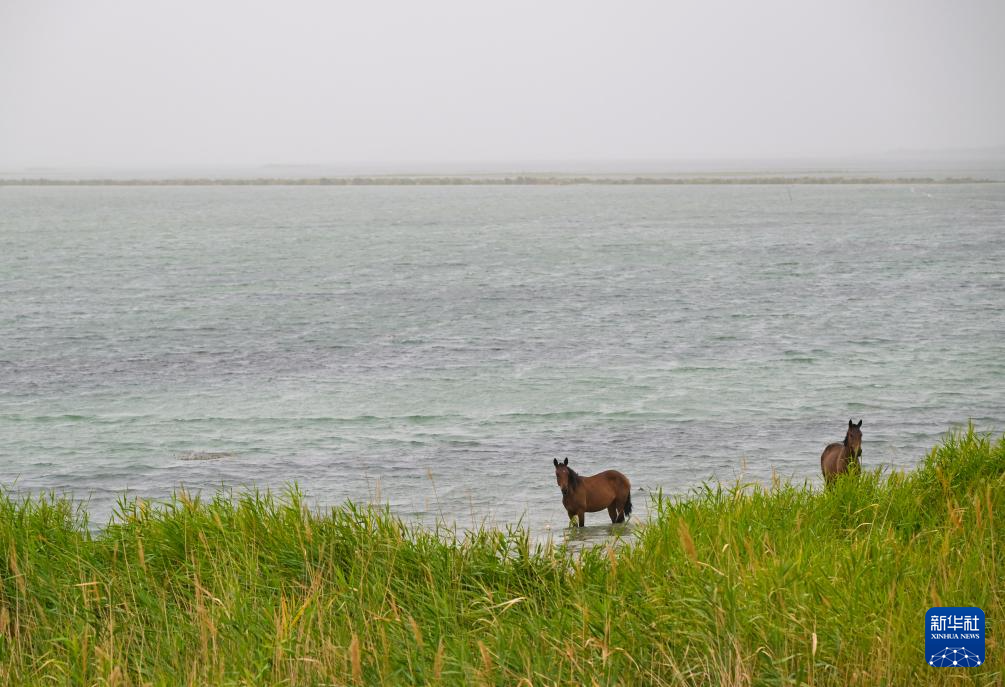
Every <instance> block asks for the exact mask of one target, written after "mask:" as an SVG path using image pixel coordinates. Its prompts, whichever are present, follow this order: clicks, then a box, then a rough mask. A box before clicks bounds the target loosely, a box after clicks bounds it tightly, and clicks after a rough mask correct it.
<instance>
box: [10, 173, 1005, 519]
mask: <svg viewBox="0 0 1005 687" xmlns="http://www.w3.org/2000/svg"><path fill="white" fill-rule="evenodd" d="M849 418H855V420H856V421H857V420H858V419H860V418H862V419H864V422H863V434H864V444H863V448H864V454H863V463H864V465H865V466H866V467H875V466H880V465H883V466H892V467H896V468H910V467H911V466H913V465H914V464H916V463H917V462H918V460H919V459H921V458H922V457H923V456H924V454H925V453H926V452H927V450H928V449H929V448H930V447H931V446H932V445H933V444H934V443H935V442H937V441H938V440H939V437H940V436H941V435H942V434H943V433H944V432H945V431H946V430H947V429H949V428H950V427H952V426H958V425H961V424H966V423H967V422H968V421H969V420H971V419H972V420H973V422H974V423H975V424H976V426H977V427H978V428H979V429H982V430H989V431H995V432H1001V431H1005V185H1002V184H987V185H959V186H956V185H932V186H919V187H916V188H912V187H910V186H906V185H890V186H791V187H785V186H743V187H741V186H736V187H734V186H679V187H641V186H638V187H636V186H626V187H611V186H576V187H424V188H409V187H366V188H326V187H299V188H298V187H265V188H250V187H238V188H229V187H219V188H210V187H206V188H199V187H189V188H110V187H92V188H0V484H2V485H3V486H5V487H7V488H13V489H15V490H27V491H38V490H43V489H54V490H57V491H70V492H72V494H73V495H75V496H76V497H78V498H81V499H89V501H90V507H91V510H92V512H93V513H94V514H95V515H96V519H97V521H98V524H101V522H103V521H104V519H105V518H107V516H108V514H109V513H110V511H111V508H112V507H113V505H114V503H115V500H116V498H117V497H118V496H119V495H120V494H122V493H123V492H126V491H128V492H129V493H131V494H135V495H142V496H147V497H164V496H166V495H168V494H169V493H170V492H171V491H172V490H173V489H175V488H177V487H179V486H181V485H184V486H185V487H186V488H188V489H192V490H198V489H201V490H203V491H204V493H205V492H206V490H209V491H214V490H215V489H216V488H218V487H220V486H221V485H223V486H226V487H233V488H241V487H246V486H249V485H257V486H259V487H262V488H266V487H269V488H273V489H282V487H283V485H285V484H287V483H290V482H293V481H295V482H298V483H299V484H300V485H301V487H302V488H303V489H304V490H305V491H306V492H307V493H308V494H309V495H310V497H312V499H313V500H314V502H316V503H318V504H321V505H329V504H334V503H339V502H341V501H343V500H344V499H352V500H356V501H372V500H376V501H378V502H387V503H389V504H390V505H391V507H392V508H393V509H394V511H395V512H397V513H399V514H401V515H402V516H404V517H406V518H409V519H418V520H422V521H425V522H430V521H432V520H434V519H436V518H438V517H441V516H442V517H444V518H446V519H447V520H455V521H456V522H457V523H458V524H459V525H461V526H470V525H472V524H477V523H481V522H488V523H492V524H510V523H515V522H517V521H518V520H521V519H522V522H523V523H524V524H526V525H529V526H530V527H531V528H532V529H533V531H534V532H535V533H536V535H538V536H540V535H541V533H546V532H548V531H549V528H561V527H563V526H564V525H565V523H566V518H565V514H564V511H563V509H562V507H561V503H560V494H559V491H558V488H557V487H556V485H555V481H554V471H553V468H552V459H553V458H559V459H562V458H564V457H568V458H569V460H570V463H571V464H572V466H573V467H574V468H576V469H577V470H579V471H580V472H582V473H586V474H592V473H593V472H597V471H599V470H602V469H606V468H617V469H619V470H621V471H623V472H625V473H626V474H627V475H628V476H629V477H630V478H631V480H632V483H633V488H634V489H635V492H634V502H635V505H636V510H637V512H638V513H639V514H641V515H643V516H644V514H645V510H646V509H645V503H646V490H656V489H659V488H662V489H663V490H664V491H666V492H680V491H683V490H686V489H687V488H689V487H691V486H694V485H696V484H698V483H700V481H701V480H703V479H708V478H718V479H722V480H725V481H732V480H734V479H735V478H736V477H737V476H738V475H739V474H740V472H741V470H743V474H744V475H745V478H747V479H751V480H760V481H767V480H770V479H771V475H772V471H775V472H776V473H778V474H779V475H780V476H782V477H787V478H791V479H794V480H796V481H798V482H801V481H803V480H810V481H811V482H813V483H817V484H818V483H819V482H820V476H819V456H820V452H821V450H822V449H823V447H824V445H825V444H827V443H828V442H831V441H839V440H840V439H841V438H842V437H843V434H844V429H845V427H846V426H847V423H848V419H849ZM205 453H218V454H226V455H223V456H205V455H201V454H205ZM193 457H199V458H205V457H208V458H211V459H209V460H188V458H193ZM744 466H745V467H744ZM640 488H641V489H642V491H639V489H640ZM606 517H607V516H606V514H605V513H599V514H596V515H593V516H587V523H588V524H593V525H600V524H601V523H603V522H604V520H605V519H606Z"/></svg>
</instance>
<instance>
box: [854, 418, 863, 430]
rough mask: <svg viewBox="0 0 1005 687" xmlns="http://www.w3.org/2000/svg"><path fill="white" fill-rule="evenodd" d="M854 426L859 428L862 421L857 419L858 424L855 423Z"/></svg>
mask: <svg viewBox="0 0 1005 687" xmlns="http://www.w3.org/2000/svg"><path fill="white" fill-rule="evenodd" d="M855 426H856V427H859V428H861V427H862V421H861V420H859V421H858V424H857V425H855Z"/></svg>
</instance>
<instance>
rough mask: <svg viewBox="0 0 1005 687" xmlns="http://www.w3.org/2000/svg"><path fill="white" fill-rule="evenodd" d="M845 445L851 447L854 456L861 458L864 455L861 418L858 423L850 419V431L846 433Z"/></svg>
mask: <svg viewBox="0 0 1005 687" xmlns="http://www.w3.org/2000/svg"><path fill="white" fill-rule="evenodd" d="M844 445H845V446H848V447H849V448H850V449H851V457H852V458H860V457H861V456H862V421H861V420H859V421H858V424H857V425H856V424H855V423H853V422H852V421H851V420H848V433H847V434H845V435H844Z"/></svg>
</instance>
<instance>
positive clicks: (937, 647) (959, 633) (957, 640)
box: [925, 606, 984, 668]
mask: <svg viewBox="0 0 1005 687" xmlns="http://www.w3.org/2000/svg"><path fill="white" fill-rule="evenodd" d="M925 660H926V661H927V662H928V665H930V666H934V667H936V668H952V667H954V666H955V667H957V668H973V667H974V666H979V665H981V664H982V663H984V611H982V610H981V609H979V608H977V607H976V606H945V607H940V606H936V607H934V608H929V609H928V613H926V614H925Z"/></svg>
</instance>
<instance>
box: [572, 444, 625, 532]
mask: <svg viewBox="0 0 1005 687" xmlns="http://www.w3.org/2000/svg"><path fill="white" fill-rule="evenodd" d="M554 463H555V481H557V482H558V487H559V488H560V489H561V490H562V505H563V506H565V510H566V511H567V512H568V513H569V519H570V520H571V519H572V518H579V526H580V527H583V526H584V525H585V524H586V514H587V513H596V512H597V511H601V510H604V509H605V508H606V509H607V514H608V515H610V516H611V522H624V521H625V518H626V517H628V516H630V515H631V514H632V484H631V482H629V481H628V478H627V477H625V476H624V475H622V474H621V473H620V472H618V471H617V470H604V471H603V472H599V473H597V474H596V475H591V476H590V477H582V476H580V475H578V474H577V473H576V471H575V470H573V469H572V468H570V467H569V459H568V458H566V459H565V460H564V461H563V462H562V463H559V462H558V459H557V458H556V459H555V460H554Z"/></svg>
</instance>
